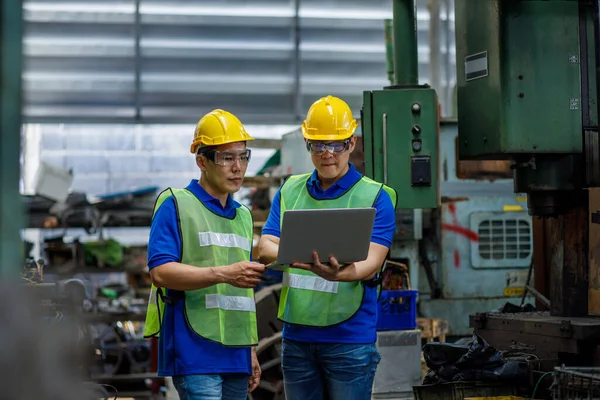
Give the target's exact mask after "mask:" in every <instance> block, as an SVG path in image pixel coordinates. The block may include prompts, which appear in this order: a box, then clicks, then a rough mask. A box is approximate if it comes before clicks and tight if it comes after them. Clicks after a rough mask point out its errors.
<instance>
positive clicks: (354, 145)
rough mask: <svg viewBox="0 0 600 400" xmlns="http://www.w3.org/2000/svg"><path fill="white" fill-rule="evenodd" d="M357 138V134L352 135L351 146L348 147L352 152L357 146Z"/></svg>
mask: <svg viewBox="0 0 600 400" xmlns="http://www.w3.org/2000/svg"><path fill="white" fill-rule="evenodd" d="M356 140H357V139H356V136H354V135H352V137H351V138H350V146H349V147H348V150H349V151H350V153H352V152H353V151H354V148H355V147H356Z"/></svg>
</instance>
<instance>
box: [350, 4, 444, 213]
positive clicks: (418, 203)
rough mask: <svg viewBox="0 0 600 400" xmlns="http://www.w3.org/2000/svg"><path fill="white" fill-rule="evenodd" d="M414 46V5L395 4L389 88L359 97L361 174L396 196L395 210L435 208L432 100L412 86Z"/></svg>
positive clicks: (427, 91)
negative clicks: (361, 138) (387, 188)
mask: <svg viewBox="0 0 600 400" xmlns="http://www.w3.org/2000/svg"><path fill="white" fill-rule="evenodd" d="M386 32H387V33H388V34H389V27H388V28H386ZM416 43H417V33H416V27H415V8H414V3H413V2H412V1H395V2H394V24H393V48H394V55H395V57H394V59H393V82H394V85H392V86H389V87H385V88H383V89H381V90H372V91H366V92H364V93H363V109H362V112H361V114H362V115H361V121H362V132H363V133H362V134H363V143H364V153H365V174H366V175H367V176H369V177H371V178H373V179H375V180H377V181H379V182H383V183H385V184H387V185H389V186H390V187H392V188H394V189H395V190H396V191H398V194H399V196H398V205H397V208H399V209H424V208H436V207H438V206H439V204H440V190H439V179H438V157H437V154H438V148H439V136H438V127H439V123H438V119H439V108H438V100H437V95H436V93H435V90H433V89H432V88H431V87H429V86H428V85H419V84H418V63H417V44H416ZM388 71H389V72H390V75H391V69H390V68H388ZM408 182H409V183H408Z"/></svg>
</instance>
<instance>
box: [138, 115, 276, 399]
mask: <svg viewBox="0 0 600 400" xmlns="http://www.w3.org/2000/svg"><path fill="white" fill-rule="evenodd" d="M249 140H254V139H253V138H252V137H250V135H249V134H248V133H247V132H246V130H245V129H244V127H243V125H242V123H241V122H240V121H239V120H238V119H237V118H236V117H235V116H234V115H233V114H231V113H229V112H226V111H223V110H214V111H212V112H210V113H208V114H206V115H205V116H204V117H202V119H200V121H198V124H197V126H196V130H195V133H194V141H193V143H192V145H191V147H190V151H191V153H192V154H195V157H196V165H197V166H198V168H199V169H200V170H201V171H202V172H201V176H200V179H199V180H198V179H192V181H191V182H190V184H189V185H188V186H187V187H186V188H185V189H172V188H168V189H166V190H164V191H163V192H162V193H161V194H160V195H159V197H158V199H157V201H156V204H155V208H154V216H153V219H152V226H151V229H150V239H149V242H148V267H149V268H150V275H151V277H152V282H153V285H152V291H151V294H150V301H149V305H148V312H147V315H146V325H145V327H144V336H145V337H152V336H158V337H159V356H158V375H159V376H171V377H173V383H174V385H175V388H176V389H177V391H178V393H179V397H180V398H181V399H182V400H194V399H207V398H211V399H213V398H215V399H216V398H224V399H231V400H238V399H239V400H245V399H246V398H247V393H248V390H250V391H252V390H254V389H255V388H256V387H257V386H258V383H259V379H260V374H261V371H260V366H259V364H258V360H257V358H256V352H255V350H254V349H255V348H254V347H253V346H254V345H256V344H257V343H258V334H257V326H256V305H255V302H254V291H253V289H252V288H254V287H255V286H256V285H257V284H258V283H259V282H260V279H261V277H262V275H263V272H264V270H265V267H264V265H262V264H259V263H256V262H251V261H250V258H251V250H252V237H253V223H252V215H251V213H250V211H249V210H248V208H246V207H245V206H243V205H241V204H239V203H237V202H236V201H234V200H233V198H232V196H231V195H232V194H233V193H235V192H237V191H238V190H239V189H240V187H241V185H242V180H243V178H244V175H245V173H246V169H247V167H248V162H249V161H250V150H249V149H247V148H246V142H247V141H249Z"/></svg>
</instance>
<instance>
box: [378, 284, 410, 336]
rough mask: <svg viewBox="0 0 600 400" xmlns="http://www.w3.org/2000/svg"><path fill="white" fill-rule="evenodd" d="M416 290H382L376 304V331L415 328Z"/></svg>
mask: <svg viewBox="0 0 600 400" xmlns="http://www.w3.org/2000/svg"><path fill="white" fill-rule="evenodd" d="M417 293H418V290H383V291H382V292H381V295H380V296H379V301H378V302H377V330H378V331H391V330H396V331H401V330H408V329H416V328H417Z"/></svg>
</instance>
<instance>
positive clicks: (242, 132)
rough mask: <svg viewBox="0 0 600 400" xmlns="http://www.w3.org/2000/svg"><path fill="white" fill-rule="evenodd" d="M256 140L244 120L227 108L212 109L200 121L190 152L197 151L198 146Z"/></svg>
mask: <svg viewBox="0 0 600 400" xmlns="http://www.w3.org/2000/svg"><path fill="white" fill-rule="evenodd" d="M248 140H254V138H253V137H251V136H250V135H249V134H248V132H246V129H245V128H244V125H242V122H241V121H240V120H239V119H238V118H237V117H236V116H235V115H233V114H232V113H230V112H228V111H225V110H220V109H216V110H212V111H211V112H209V113H208V114H206V115H205V116H204V117H202V118H201V119H200V121H198V123H197V124H196V130H195V131H194V141H193V142H192V145H191V146H190V152H192V153H196V150H198V146H218V145H221V144H226V143H235V142H246V141H248Z"/></svg>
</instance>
